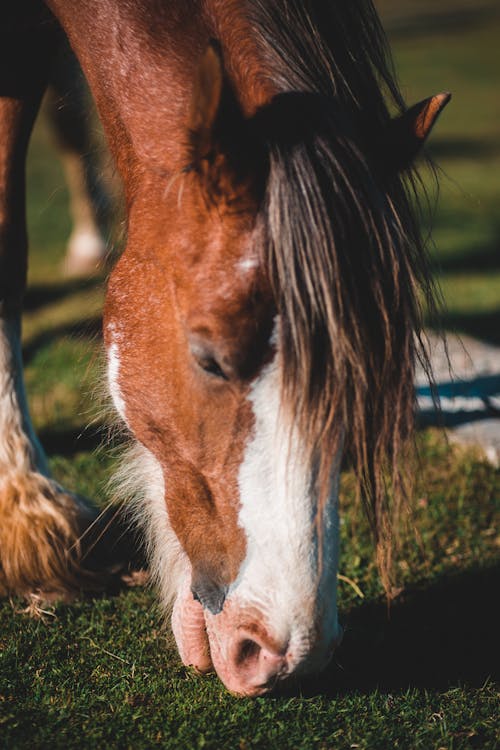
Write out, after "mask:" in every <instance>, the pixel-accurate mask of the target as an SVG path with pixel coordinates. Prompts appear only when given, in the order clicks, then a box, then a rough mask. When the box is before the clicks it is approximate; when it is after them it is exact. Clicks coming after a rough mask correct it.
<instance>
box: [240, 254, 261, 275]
mask: <svg viewBox="0 0 500 750" xmlns="http://www.w3.org/2000/svg"><path fill="white" fill-rule="evenodd" d="M258 265H259V259H258V257H257V256H254V257H252V258H245V259H244V260H240V261H239V263H238V264H237V270H238V271H240V272H242V273H248V271H252V270H253V269H254V268H257V266H258Z"/></svg>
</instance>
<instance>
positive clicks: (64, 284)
mask: <svg viewBox="0 0 500 750" xmlns="http://www.w3.org/2000/svg"><path fill="white" fill-rule="evenodd" d="M102 285H103V280H102V278H101V277H100V276H92V277H89V278H81V279H66V280H62V281H56V282H54V283H53V284H30V286H29V288H28V290H27V291H26V295H25V297H24V310H25V311H26V312H29V311H33V310H38V308H40V307H44V305H50V304H51V303H53V302H60V301H61V300H63V299H66V298H67V297H70V296H71V295H72V294H75V293H77V292H85V291H88V290H90V289H95V288H97V287H100V286H102Z"/></svg>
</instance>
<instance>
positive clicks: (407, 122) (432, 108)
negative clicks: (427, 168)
mask: <svg viewBox="0 0 500 750" xmlns="http://www.w3.org/2000/svg"><path fill="white" fill-rule="evenodd" d="M450 99H451V94H449V93H443V94H437V95H436V96H431V97H429V98H428V99H424V100H423V101H422V102H419V103H418V104H415V105H413V107H410V108H409V109H407V110H406V112H404V113H403V114H402V115H400V116H399V117H396V118H395V119H394V120H392V121H391V123H390V125H389V132H388V134H387V136H388V137H387V149H388V153H389V159H390V162H391V166H392V167H393V168H395V169H396V170H400V169H405V168H406V167H408V166H409V165H410V164H411V163H412V161H413V160H414V158H415V157H416V156H417V154H418V153H419V151H420V150H421V148H422V146H423V145H424V143H425V141H426V140H427V137H428V135H429V133H430V132H431V130H432V128H433V127H434V125H435V123H436V120H437V118H438V117H439V115H440V114H441V112H442V111H443V109H444V108H445V107H446V105H447V104H448V102H449V101H450Z"/></svg>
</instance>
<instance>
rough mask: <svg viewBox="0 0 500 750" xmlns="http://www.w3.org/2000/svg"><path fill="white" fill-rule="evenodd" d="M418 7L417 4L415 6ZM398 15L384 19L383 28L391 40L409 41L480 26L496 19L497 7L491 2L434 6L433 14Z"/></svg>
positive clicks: (427, 12) (428, 12) (425, 12)
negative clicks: (446, 6)
mask: <svg viewBox="0 0 500 750" xmlns="http://www.w3.org/2000/svg"><path fill="white" fill-rule="evenodd" d="M416 7H418V4H417V6H416ZM412 10H413V8H411V9H410V12H409V13H408V12H404V13H403V12H398V13H397V14H396V15H393V16H390V15H389V16H388V17H387V20H386V22H385V23H384V26H385V28H386V30H387V31H388V32H389V33H390V35H391V37H392V38H393V39H396V38H399V39H409V38H413V37H417V36H420V35H423V36H431V35H441V34H450V33H452V32H453V31H462V30H463V29H467V30H470V29H472V28H474V27H477V26H482V25H483V24H484V23H485V22H487V21H488V20H490V19H492V18H495V17H497V16H498V5H497V3H496V2H494V0H488V1H486V0H483V2H481V3H471V4H467V5H464V4H460V5H455V6H454V7H448V8H446V9H444V8H441V7H440V6H439V4H437V5H436V8H435V10H433V11H432V12H430V11H429V10H428V9H426V10H424V11H423V12H418V11H417V12H415V11H414V10H413V12H412Z"/></svg>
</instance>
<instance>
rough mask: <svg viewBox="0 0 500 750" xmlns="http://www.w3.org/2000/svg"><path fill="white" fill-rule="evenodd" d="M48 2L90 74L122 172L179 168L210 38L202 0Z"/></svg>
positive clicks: (112, 148)
mask: <svg viewBox="0 0 500 750" xmlns="http://www.w3.org/2000/svg"><path fill="white" fill-rule="evenodd" d="M48 4H49V6H50V9H51V10H52V12H53V13H54V15H55V16H56V18H57V19H58V20H59V22H60V23H61V25H62V26H63V28H64V30H65V32H66V34H67V35H68V37H69V40H70V42H71V45H72V47H73V49H74V51H75V52H76V55H77V57H78V58H79V60H80V63H81V65H82V68H83V70H84V72H85V75H86V76H87V79H88V81H89V83H90V87H91V89H92V93H93V95H94V98H95V100H96V104H97V107H98V110H99V114H100V116H101V119H102V122H103V125H104V128H105V131H106V134H107V137H108V141H109V145H110V148H111V150H112V152H113V153H114V156H115V158H116V159H117V162H118V166H119V168H120V171H121V172H122V175H123V176H124V177H125V178H127V173H129V172H130V171H133V170H134V169H137V168H138V165H150V166H151V167H153V168H159V169H163V170H165V171H166V172H168V171H172V170H176V169H178V167H179V166H180V161H181V160H182V154H181V152H180V149H181V145H182V144H183V142H184V141H185V126H186V120H187V113H188V111H189V97H190V93H191V85H192V79H193V75H194V70H195V65H196V61H197V60H198V59H199V55H200V53H201V50H202V49H203V48H204V45H205V44H206V40H207V39H208V33H207V30H206V29H205V28H203V25H202V24H201V23H200V14H199V13H197V12H196V9H195V8H194V7H193V6H197V5H198V2H197V0H191V1H190V2H189V3H186V2H184V1H183V2H180V1H179V2H171V3H164V4H160V3H153V2H150V0H143V2H124V1H123V0H48ZM187 9H189V12H188V10H187Z"/></svg>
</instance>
